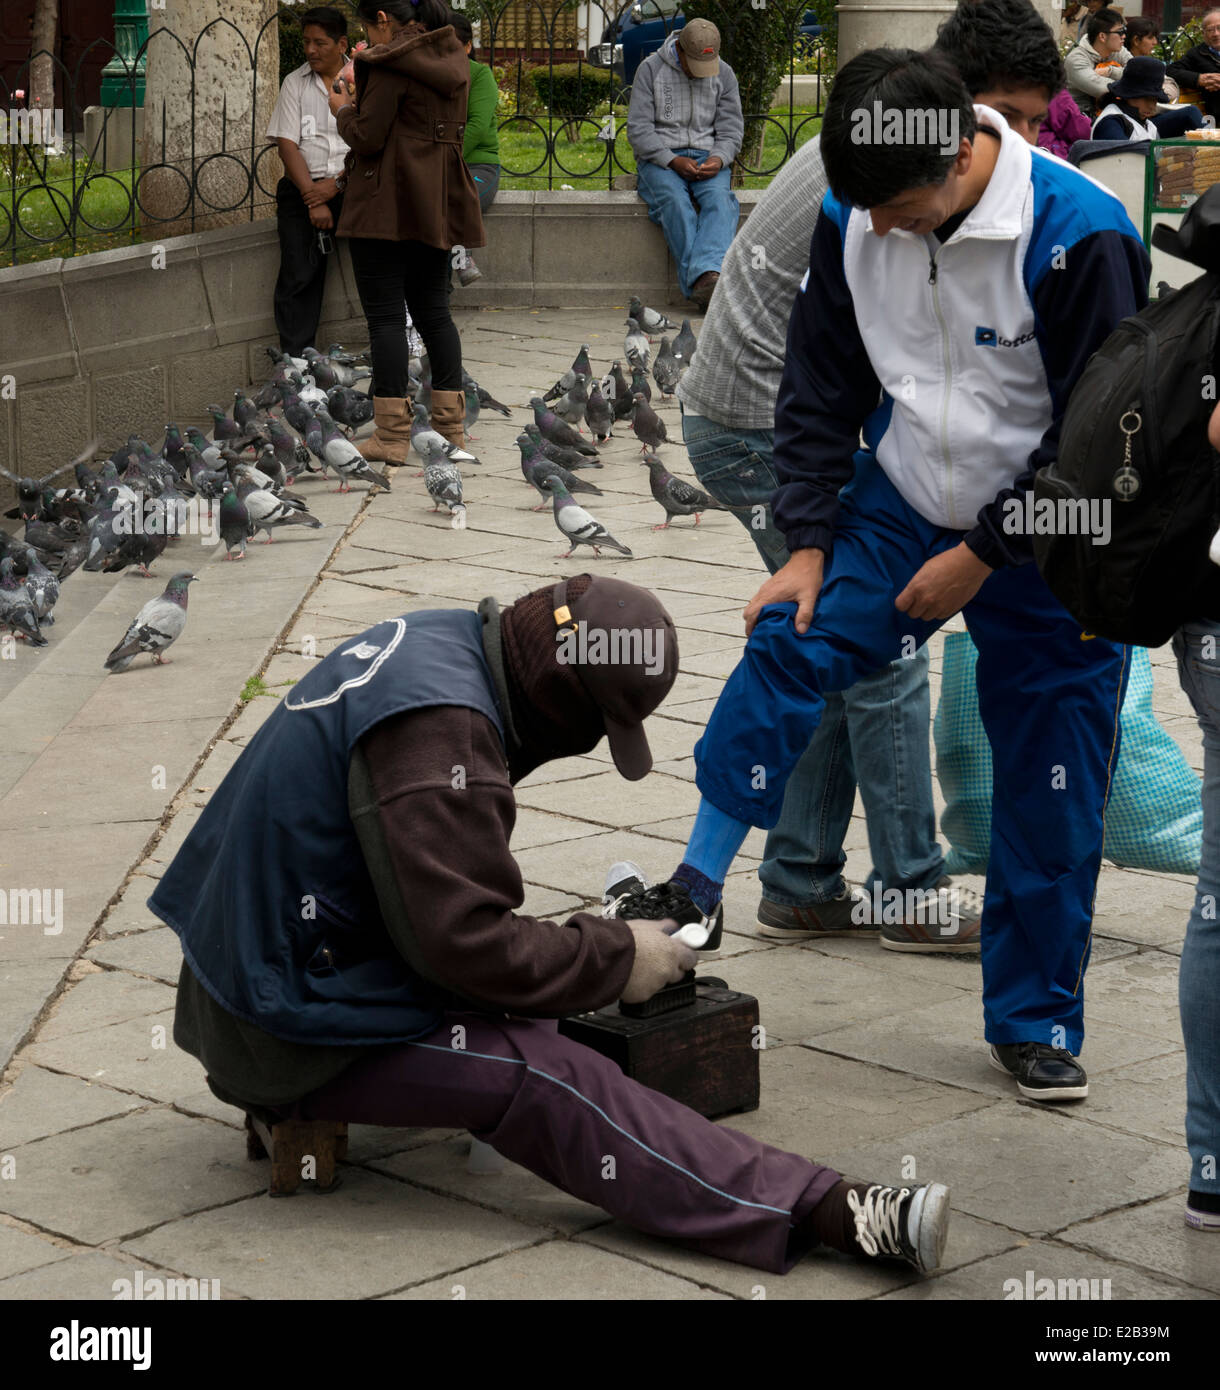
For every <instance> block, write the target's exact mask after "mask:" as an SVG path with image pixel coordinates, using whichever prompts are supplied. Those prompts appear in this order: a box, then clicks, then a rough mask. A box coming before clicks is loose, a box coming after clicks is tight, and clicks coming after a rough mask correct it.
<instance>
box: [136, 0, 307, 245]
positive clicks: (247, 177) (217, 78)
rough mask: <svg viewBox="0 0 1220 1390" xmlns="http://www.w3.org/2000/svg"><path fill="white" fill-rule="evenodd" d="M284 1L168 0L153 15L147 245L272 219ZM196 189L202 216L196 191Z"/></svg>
mask: <svg viewBox="0 0 1220 1390" xmlns="http://www.w3.org/2000/svg"><path fill="white" fill-rule="evenodd" d="M275 14H276V0H165V4H164V8H160V7H158V8H155V9H152V10H150V16H149V30H150V33H149V39H148V49H147V59H146V74H147V76H146V84H145V95H144V142H143V164H142V169H143V172H142V174H141V178H140V183H139V190H138V191H139V204H140V212H141V220H142V223H143V229H144V236H145V239H146V240H147V239H157V238H160V237H169V236H178V235H181V234H182V233H185V232H192V231H206V230H207V229H208V228H210V227H223V226H228V225H230V224H232V223H236V222H245V221H249V220H250V214H251V192H250V181H251V177H253V210H254V215H255V217H260V216H264V217H265V216H268V215H270V213H271V209H272V203H273V199H274V193H275V185H276V182H277V181H278V179H279V178H280V176H281V175H282V173H283V169H282V166H281V164H280V160H279V156H278V155H277V154H276V153H275V152H274V150H273V151H272V153H270V154H269V155H266V156H264V157H263V158H261V159H260V158H259V157H258V156H259V153H260V151H261V150H262V149H263V148H264V147H265V145H266V135H265V132H266V128H267V121H268V119H269V117H270V115H271V109H272V107H273V106H274V105H275V99H276V96H277V95H278V93H279V32H278V29H277V26H276V22H275ZM192 190H193V192H194V217H193V219H192V217H191V211H190V202H189V200H190V194H191V192H192Z"/></svg>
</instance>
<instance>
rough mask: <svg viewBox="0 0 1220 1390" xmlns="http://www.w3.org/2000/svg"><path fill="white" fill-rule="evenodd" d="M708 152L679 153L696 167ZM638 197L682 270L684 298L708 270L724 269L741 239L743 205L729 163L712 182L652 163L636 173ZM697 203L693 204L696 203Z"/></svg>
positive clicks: (680, 284) (714, 175)
mask: <svg viewBox="0 0 1220 1390" xmlns="http://www.w3.org/2000/svg"><path fill="white" fill-rule="evenodd" d="M709 153H710V151H709V150H674V154H675V155H689V157H690V158H691V159H693V160H694V161H695V162H696V163H698V162H699V161H701V160H703V159H706V158H707V156H708V154H709ZM636 176H637V177H636V182H637V187H638V191H639V195H640V197H641V198H643V200H644V201H645V202H646V203H647V204H648V216H649V217H650V218H651V219H652V220H653V221H654V222H655V223H656V224H657V225H658V226H659V227H660V228H661V230H662V231H663V232H664V233H665V240H666V241H667V242H668V243H669V250H670V254H671V255H672V256H673V258H674V264H675V265H676V266H677V269H678V286H679V288H680V289H681V291H682V294H683V296H684V297H688V296H689V295H690V291H691V286H692V285H693V284H694V283H695V281H696V280H697V279H698V278H699V277H700V275H702V274H703V273H704V272H705V271H708V270H717V271H718V270H719V269H720V266H721V263H722V262H723V260H724V253H725V252H726V251H727V250H728V249H729V243H730V242H731V241H732V240H733V238H734V237H735V236H736V235H737V223H738V220H739V217H740V213H741V206H740V204H739V203H738V201H737V196H736V194H734V192H733V190H732V189H731V188H730V187H729V176H730V168H729V166H728V165H727V164H726V165H725V167H724V168H723V169H721V171H720V172H719V173H718V174H713V175H712V177H711V178H710V179H684V178H683V177H682V175H681V174H675V173H674V171H673V170H672V169H668V168H666V169H662V167H661V166H660V165H659V164H650V163H648V162H647V161H644V162H642V163H640V165H639V166H638V168H637V169H636ZM692 198H693V199H694V202H692V201H691V199H692Z"/></svg>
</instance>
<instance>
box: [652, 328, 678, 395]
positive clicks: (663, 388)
mask: <svg viewBox="0 0 1220 1390" xmlns="http://www.w3.org/2000/svg"><path fill="white" fill-rule="evenodd" d="M681 375H682V372H681V369H680V368H679V366H678V359H677V358H676V357H675V356H674V352H673V348H672V347H670V345H669V339H668V338H662V339H661V350H660V352H658V353H657V360H656V361H655V362H654V363H653V364H652V379H653V380H654V381H655V382H656V383H657V386H658V387H659V388H660V392H661V395H663V396H672V395H673V393H674V387H675V386H677V384H678V378H679V377H680V376H681Z"/></svg>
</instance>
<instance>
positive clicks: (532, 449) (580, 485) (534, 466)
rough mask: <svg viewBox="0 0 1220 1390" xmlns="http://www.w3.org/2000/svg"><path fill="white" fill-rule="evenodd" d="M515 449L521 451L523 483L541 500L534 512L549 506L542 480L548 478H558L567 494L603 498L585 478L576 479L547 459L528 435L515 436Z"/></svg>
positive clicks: (552, 460) (596, 488) (559, 465)
mask: <svg viewBox="0 0 1220 1390" xmlns="http://www.w3.org/2000/svg"><path fill="white" fill-rule="evenodd" d="M517 448H518V449H520V450H521V472H522V473H523V474H524V475H525V481H526V482H527V483H529V484H530V485H531V486H532V487H534V488H535V489H536V490H537V492H538V496H539V497H541V498H542V506H540V507H535V508H534V509H533V510H534V511H536V512H540V511H542V509H543V507H546V506H548V505H549V504H550V500H551V494H550V493H549V492H548V491H547V489H546V487H545V486H544V480H545V479H546V478H550V477H555V478H558V479H559V481H560V482H561V483H562V484H563V485H564V487H566V488H567V490H568V491H569V492H587V493H590V494H592V495H593V496H594V497H602V496H604V494H603V492H602V490H601V488H599V487H596V486H595V485H594V484H593V483H591V482H589V481H588V480H587V479H585V478H580V477H577V475H576V474H575V473H570V472H569V471H568V470H567V469H566V468H564V466H563V465H562V464H559V463H556V462H555V460H554V459H549V458H547V456H546V455H545V454H544V453H543V452H542V448H541V446H540V444H539V443H538V442H537V441H535V440H533V439H531V438H530V436H529V435H528V434H524V433H522V434H519V435H518V436H517Z"/></svg>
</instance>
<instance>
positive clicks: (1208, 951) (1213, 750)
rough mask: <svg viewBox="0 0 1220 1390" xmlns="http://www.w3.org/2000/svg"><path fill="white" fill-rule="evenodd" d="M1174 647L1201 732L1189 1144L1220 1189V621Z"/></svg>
mask: <svg viewBox="0 0 1220 1390" xmlns="http://www.w3.org/2000/svg"><path fill="white" fill-rule="evenodd" d="M1173 649H1174V652H1175V654H1176V655H1177V658H1178V677H1179V679H1180V680H1181V682H1182V689H1183V690H1184V691H1185V692H1186V694H1187V695H1188V696H1189V697H1190V702H1191V704H1192V705H1194V707H1195V713H1196V714H1197V715H1198V716H1199V727H1200V728H1201V729H1202V730H1203V858H1202V861H1201V862H1200V864H1199V886H1198V889H1197V890H1196V892H1195V905H1194V907H1193V908H1192V909H1191V913H1190V923H1189V925H1188V926H1187V928H1186V944H1185V945H1184V946H1183V947H1182V968H1181V971H1180V973H1179V976H1178V1003H1179V1007H1180V1008H1181V1011H1182V1036H1183V1037H1184V1038H1185V1040H1186V1144H1187V1147H1188V1148H1189V1149H1190V1162H1191V1172H1190V1186H1191V1190H1192V1191H1194V1192H1215V1193H1220V1173H1218V1172H1217V1165H1220V920H1217V915H1216V914H1217V907H1216V905H1217V903H1218V902H1220V655H1217V651H1220V622H1199V623H1187V624H1186V625H1185V626H1184V627H1183V628H1182V629H1181V630H1180V631H1179V632H1178V633H1177V634H1176V635H1175V636H1174V639H1173Z"/></svg>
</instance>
